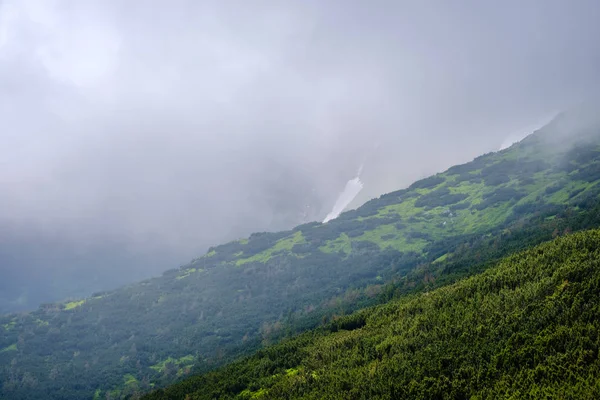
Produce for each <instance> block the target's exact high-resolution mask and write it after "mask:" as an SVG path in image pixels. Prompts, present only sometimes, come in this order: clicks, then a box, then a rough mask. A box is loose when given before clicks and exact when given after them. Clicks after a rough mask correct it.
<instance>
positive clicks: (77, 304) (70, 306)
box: [65, 300, 85, 310]
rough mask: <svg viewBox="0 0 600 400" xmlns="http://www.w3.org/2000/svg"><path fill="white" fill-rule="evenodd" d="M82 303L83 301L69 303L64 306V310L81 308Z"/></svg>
mask: <svg viewBox="0 0 600 400" xmlns="http://www.w3.org/2000/svg"><path fill="white" fill-rule="evenodd" d="M83 303H85V300H79V301H70V302H68V303H66V304H65V310H72V309H74V308H77V307H79V306H81V305H82V304H83Z"/></svg>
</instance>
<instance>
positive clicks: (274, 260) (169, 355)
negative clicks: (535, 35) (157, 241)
mask: <svg viewBox="0 0 600 400" xmlns="http://www.w3.org/2000/svg"><path fill="white" fill-rule="evenodd" d="M582 115H583V116H582ZM391 173H392V172H391ZM599 185H600V124H599V123H598V120H597V117H595V114H594V113H589V112H587V111H586V112H585V113H584V114H581V113H573V114H569V113H567V114H564V115H562V116H560V117H559V118H557V119H556V120H554V121H552V122H551V123H550V124H549V125H548V126H547V127H545V128H542V129H541V130H539V131H537V132H535V133H534V134H532V135H530V136H528V137H526V138H525V139H524V140H522V141H521V142H519V143H517V144H515V145H513V146H511V147H510V148H508V149H505V150H502V151H499V152H495V153H489V154H485V155H483V156H480V157H477V158H476V159H475V160H473V161H471V162H469V163H466V164H463V165H457V166H454V167H451V168H449V169H448V170H447V171H445V172H443V173H439V174H436V175H434V176H431V177H429V178H426V179H422V180H420V181H417V182H415V183H413V184H412V185H410V186H409V187H408V188H406V189H402V190H398V191H395V192H392V193H387V194H384V195H382V196H380V197H379V198H377V199H373V200H371V201H369V202H367V203H365V204H364V205H363V206H361V207H359V208H357V209H356V210H352V211H348V212H345V213H343V214H341V215H340V217H339V218H337V219H335V220H332V221H330V222H328V223H327V224H321V223H317V222H314V223H309V224H305V225H301V226H298V227H296V228H294V229H292V230H289V231H284V232H276V233H255V234H253V235H251V236H250V237H249V238H247V239H241V240H238V241H234V242H229V243H226V244H223V245H220V246H216V247H213V248H211V249H209V251H208V252H207V253H206V254H205V255H204V256H202V257H199V258H197V259H194V260H192V261H191V262H190V263H189V264H188V265H185V266H182V267H181V268H178V269H172V270H169V271H166V272H165V273H164V274H163V276H161V277H158V278H153V279H149V280H145V281H142V282H140V283H137V284H133V285H129V286H126V287H123V288H121V289H118V290H114V291H108V292H103V293H96V294H94V295H93V296H92V297H91V298H88V299H82V300H79V301H72V302H69V303H66V304H45V305H43V306H42V307H40V309H38V310H37V311H34V312H31V313H25V314H13V315H7V316H3V317H0V365H2V366H3V367H2V369H0V381H1V382H2V387H1V390H0V396H1V397H7V398H15V399H25V398H35V395H38V394H41V393H44V394H45V396H46V398H56V399H59V398H60V399H70V398H83V397H86V396H89V397H92V396H93V395H94V393H95V394H97V395H98V396H106V395H107V394H108V396H109V397H111V398H118V397H123V396H127V395H131V394H134V393H138V392H140V391H146V390H149V389H151V388H152V387H155V386H157V385H158V386H160V385H165V384H168V383H171V382H173V381H174V380H176V379H178V378H180V377H183V376H185V375H187V374H189V373H191V372H192V371H203V370H208V369H211V368H214V367H215V366H217V365H220V364H222V363H224V362H226V361H228V360H231V359H233V358H235V357H237V356H238V355H240V354H248V353H249V352H251V351H252V350H253V349H256V348H258V347H260V346H261V344H267V343H270V342H272V341H275V340H277V339H278V338H280V337H282V336H284V335H287V334H291V333H294V332H295V331H301V330H304V329H307V328H311V327H314V326H315V325H316V324H318V323H320V322H321V321H322V320H323V319H327V318H330V317H331V316H332V315H333V314H340V313H346V312H349V311H352V310H355V309H358V308H361V307H364V306H365V305H370V304H374V303H375V302H377V299H378V297H379V296H381V295H382V294H383V292H384V291H385V290H386V287H387V286H386V285H387V284H389V283H390V282H396V281H398V280H399V279H402V278H403V277H405V276H407V275H408V274H410V273H411V271H414V270H416V269H418V268H421V267H422V266H424V265H435V266H443V265H446V264H448V263H451V262H452V261H453V259H455V258H457V257H459V256H460V254H461V251H463V250H461V249H462V248H461V246H462V245H463V244H464V243H466V242H469V241H472V240H480V239H481V238H490V240H491V239H494V240H495V239H496V238H498V240H500V238H501V237H502V235H504V232H505V231H514V230H518V229H520V228H521V227H522V226H524V225H527V223H528V221H530V220H531V219H532V218H534V217H539V216H540V215H542V214H543V215H547V217H544V218H543V219H542V220H543V221H542V223H544V224H546V225H547V226H554V225H553V224H555V225H556V226H562V225H560V223H561V221H562V220H564V218H570V217H569V215H571V214H577V213H580V212H585V211H586V210H589V207H590V206H591V204H595V203H594V202H596V201H597V199H598V195H599V194H600V186H599ZM565 210H567V211H565ZM569 213H571V214H569ZM427 279H429V278H427ZM2 328H3V329H2Z"/></svg>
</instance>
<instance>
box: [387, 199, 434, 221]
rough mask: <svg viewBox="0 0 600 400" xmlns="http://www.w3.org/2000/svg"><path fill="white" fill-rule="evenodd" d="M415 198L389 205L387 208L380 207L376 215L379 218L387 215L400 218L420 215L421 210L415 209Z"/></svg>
mask: <svg viewBox="0 0 600 400" xmlns="http://www.w3.org/2000/svg"><path fill="white" fill-rule="evenodd" d="M415 201H417V199H416V198H414V197H413V198H410V199H406V200H404V201H402V202H400V203H398V204H391V205H389V206H385V207H382V208H381V209H380V210H379V211H378V212H377V215H378V216H380V217H384V216H386V214H389V213H396V214H398V215H400V217H401V218H408V217H410V216H412V215H415V214H418V213H420V212H421V211H422V210H423V209H422V208H418V207H415Z"/></svg>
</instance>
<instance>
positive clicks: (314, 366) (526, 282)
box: [145, 230, 600, 400]
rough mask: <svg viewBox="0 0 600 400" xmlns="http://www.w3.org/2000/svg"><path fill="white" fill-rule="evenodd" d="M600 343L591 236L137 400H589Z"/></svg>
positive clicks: (596, 259)
mask: <svg viewBox="0 0 600 400" xmlns="http://www.w3.org/2000/svg"><path fill="white" fill-rule="evenodd" d="M599 331H600V231H598V230H595V231H586V232H583V233H577V234H574V235H570V236H567V237H564V238H559V239H556V240H554V241H553V242H550V243H546V244H543V245H540V246H538V247H535V248H533V249H531V250H528V251H525V252H523V253H520V254H518V255H515V256H511V257H508V258H506V259H505V260H503V261H502V262H501V263H500V264H499V265H498V266H497V267H494V268H492V269H489V270H488V271H486V272H484V273H482V274H480V275H477V276H475V277H472V278H470V279H466V280H463V281H460V282H458V283H456V284H454V285H450V286H446V287H442V288H439V289H437V290H435V291H433V292H429V293H423V294H420V295H418V296H410V297H407V298H404V299H402V300H399V301H394V302H391V303H389V304H386V305H382V306H378V307H375V308H372V309H368V310H364V311H361V312H358V313H356V314H353V315H351V316H348V317H345V318H342V319H340V320H338V321H336V322H335V323H334V324H331V325H329V326H328V327H327V328H323V329H320V330H317V331H313V332H309V333H306V334H303V335H301V336H300V337H298V338H295V339H293V340H290V341H286V342H284V343H282V344H280V345H276V346H273V347H270V348H267V349H265V350H262V351H260V352H259V353H258V354H256V355H255V356H252V357H250V358H248V359H246V360H243V361H241V362H236V363H233V364H232V365H229V366H227V367H225V368H222V369H220V370H218V371H216V372H213V373H209V374H206V375H204V376H200V377H195V378H190V379H188V380H186V381H184V382H182V383H179V384H176V385H174V386H172V387H170V388H168V389H166V390H164V391H162V390H159V391H157V392H155V393H153V394H151V395H148V396H146V397H145V398H146V399H148V400H159V399H184V398H185V399H215V398H238V399H250V398H252V399H280V398H286V399H293V398H304V399H322V398H328V399H367V398H368V399H391V398H410V399H432V398H439V399H457V398H477V399H484V398H489V399H497V398H577V399H597V398H598V397H600V358H599V357H598V354H599V353H598V352H599V350H600V336H599V335H598V332H599Z"/></svg>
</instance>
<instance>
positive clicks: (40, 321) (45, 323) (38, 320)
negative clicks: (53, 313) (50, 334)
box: [34, 318, 49, 326]
mask: <svg viewBox="0 0 600 400" xmlns="http://www.w3.org/2000/svg"><path fill="white" fill-rule="evenodd" d="M34 322H35V324H36V325H37V326H48V325H49V323H48V321H43V320H41V319H39V318H38V319H36V320H35V321H34Z"/></svg>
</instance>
